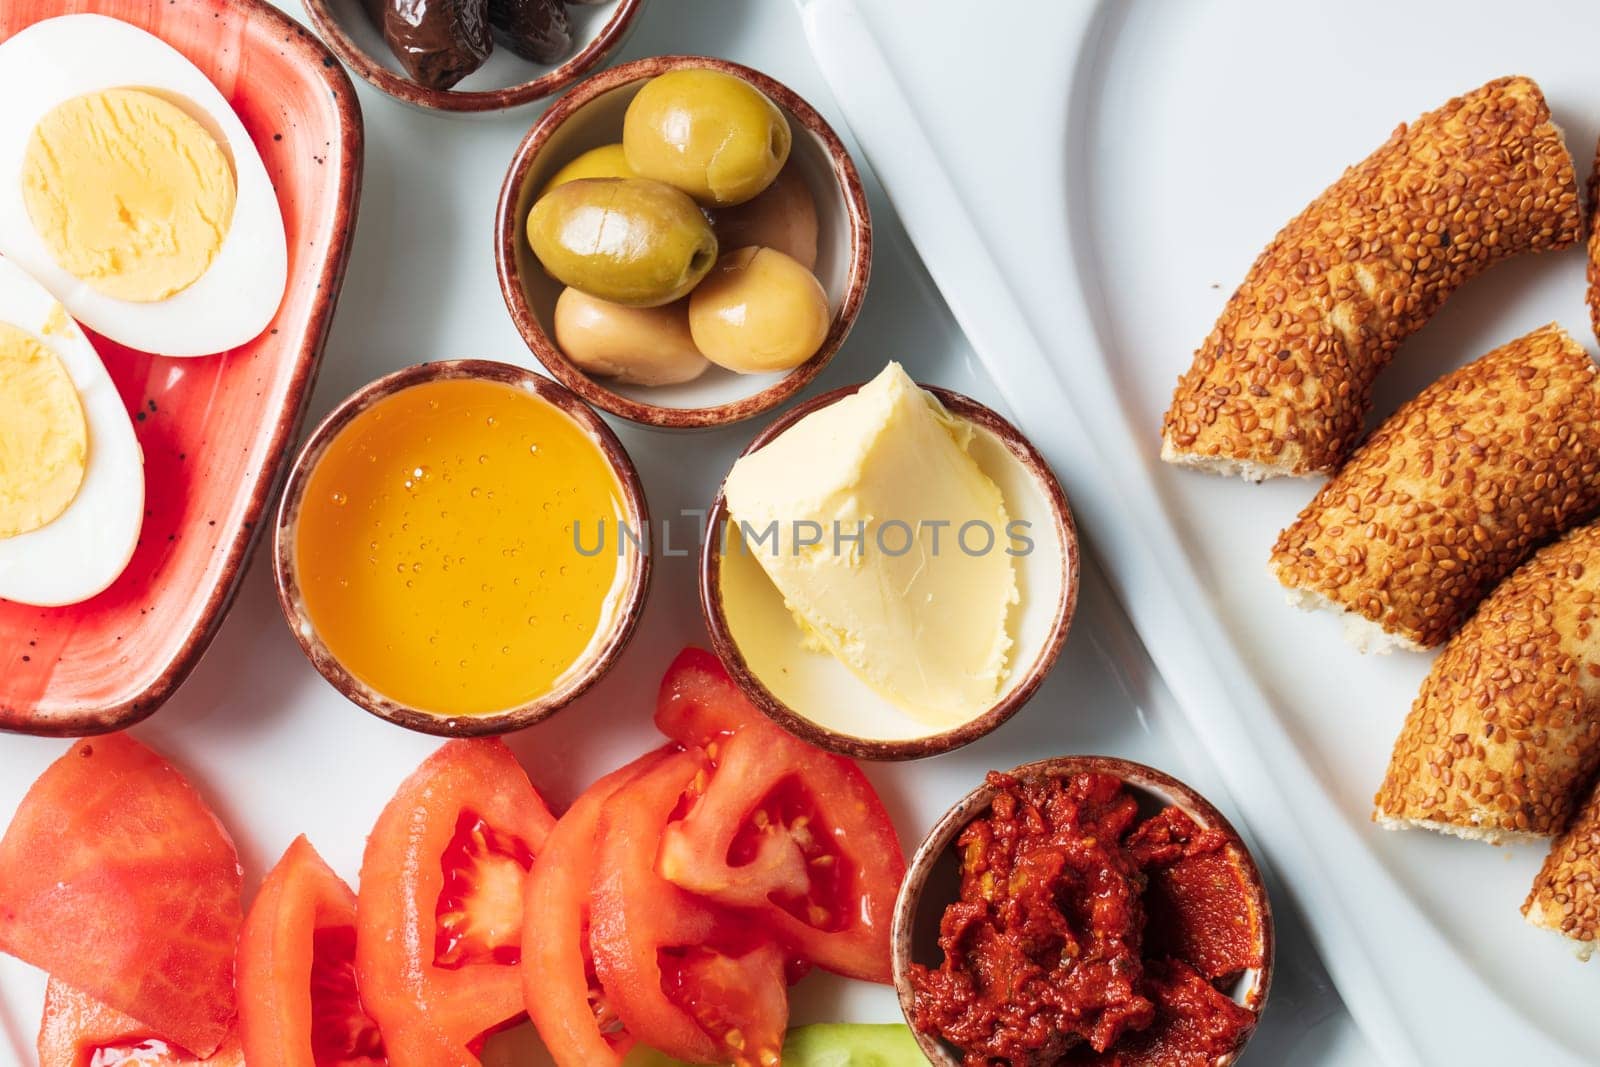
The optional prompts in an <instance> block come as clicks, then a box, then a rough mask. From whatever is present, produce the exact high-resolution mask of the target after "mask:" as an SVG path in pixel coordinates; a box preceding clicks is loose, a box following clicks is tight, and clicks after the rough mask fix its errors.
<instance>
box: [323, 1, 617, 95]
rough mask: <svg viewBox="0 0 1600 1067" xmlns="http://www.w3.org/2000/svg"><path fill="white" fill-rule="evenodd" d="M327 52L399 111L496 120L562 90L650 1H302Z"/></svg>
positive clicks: (608, 49) (602, 55)
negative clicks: (405, 107)
mask: <svg viewBox="0 0 1600 1067" xmlns="http://www.w3.org/2000/svg"><path fill="white" fill-rule="evenodd" d="M305 7H306V14H307V15H308V16H310V19H311V23H312V25H313V26H315V27H316V30H317V32H318V33H320V34H321V35H322V37H323V39H324V40H325V41H327V42H328V47H329V48H331V49H332V50H333V52H334V54H335V55H337V56H338V57H339V58H340V59H341V60H343V61H344V63H345V65H346V66H348V67H349V68H350V69H351V70H352V71H354V72H355V73H356V74H357V75H358V76H359V77H361V78H362V79H364V80H365V81H367V82H368V83H370V84H371V85H373V86H375V87H376V88H378V89H379V90H381V91H382V92H385V93H387V94H388V95H390V96H392V97H394V98H395V99H396V100H399V101H401V102H402V103H407V104H411V105H413V106H415V107H420V108H425V109H428V110H433V111H453V112H466V113H474V112H480V113H481V112H493V111H504V110H506V109H508V108H515V107H519V106H521V105H524V104H529V103H532V102H534V101H536V100H542V99H545V98H546V97H550V96H553V95H555V94H556V93H559V92H561V91H562V90H563V89H565V88H566V87H567V86H569V85H571V84H572V83H573V82H575V81H577V80H578V79H579V78H582V77H583V76H584V75H585V74H587V73H589V72H590V71H591V70H593V69H594V68H596V67H597V66H599V65H600V64H601V63H602V62H604V61H605V59H606V57H607V56H609V55H611V53H612V52H614V51H615V50H616V49H618V48H619V47H621V46H622V44H623V42H624V41H625V40H626V39H627V36H628V33H629V32H630V31H631V30H632V28H633V24H634V22H635V20H636V19H637V17H638V15H639V11H640V9H641V8H642V7H644V0H305Z"/></svg>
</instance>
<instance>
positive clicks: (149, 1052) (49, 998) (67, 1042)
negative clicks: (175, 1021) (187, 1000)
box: [39, 978, 244, 1067]
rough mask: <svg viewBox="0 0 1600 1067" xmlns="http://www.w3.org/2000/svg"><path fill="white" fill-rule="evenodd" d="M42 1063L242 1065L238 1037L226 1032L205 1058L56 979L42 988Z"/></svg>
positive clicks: (58, 1066) (73, 1066) (70, 1066)
mask: <svg viewBox="0 0 1600 1067" xmlns="http://www.w3.org/2000/svg"><path fill="white" fill-rule="evenodd" d="M39 1067H244V1052H243V1050H242V1049H241V1048H240V1047H239V1036H238V1035H237V1034H234V1033H230V1034H228V1036H227V1037H225V1038H224V1039H223V1041H222V1044H221V1045H219V1046H218V1047H217V1050H216V1051H215V1052H213V1053H212V1054H211V1055H209V1056H207V1057H205V1058H204V1059H201V1058H200V1057H198V1056H195V1055H193V1054H191V1053H188V1052H185V1051H184V1050H183V1049H181V1048H178V1047H177V1046H175V1045H171V1044H168V1043H167V1042H166V1041H163V1040H162V1039H161V1038H159V1037H157V1036H155V1035H154V1034H153V1033H151V1032H150V1028H149V1027H148V1026H146V1025H144V1024H143V1023H141V1022H139V1021H138V1020H136V1019H132V1018H129V1017H128V1016H126V1015H124V1014H122V1013H121V1012H120V1011H116V1010H115V1009H113V1008H108V1007H106V1006H105V1005H104V1004H102V1003H100V1002H99V1001H98V1000H95V999H94V998H93V997H91V996H89V995H88V994H87V993H80V992H79V991H78V990H76V989H73V988H72V987H71V986H69V985H67V984H66V983H64V982H61V981H58V980H57V979H55V978H52V979H50V984H49V985H48V986H46V987H45V992H44V1021H43V1023H41V1024H40V1026H39Z"/></svg>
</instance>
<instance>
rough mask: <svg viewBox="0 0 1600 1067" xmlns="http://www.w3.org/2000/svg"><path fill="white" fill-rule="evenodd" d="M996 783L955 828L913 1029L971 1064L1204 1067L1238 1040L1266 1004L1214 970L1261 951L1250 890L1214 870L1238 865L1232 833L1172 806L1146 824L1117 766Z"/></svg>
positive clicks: (915, 979) (1250, 961) (999, 777)
mask: <svg viewBox="0 0 1600 1067" xmlns="http://www.w3.org/2000/svg"><path fill="white" fill-rule="evenodd" d="M989 781H990V784H991V785H992V786H993V787H994V788H995V790H996V793H995V798H994V800H993V802H992V803H991V805H990V810H989V814H988V815H987V816H986V817H984V818H981V819H975V820H973V822H971V823H970V824H969V825H968V826H967V827H966V829H965V830H963V831H962V833H961V836H960V837H959V838H958V839H957V848H958V850H959V852H960V855H961V891H960V895H959V898H958V899H957V900H956V901H955V902H953V903H952V904H950V905H949V907H947V908H946V909H945V912H944V915H943V918H942V920H941V922H940V928H939V946H940V948H941V949H943V951H944V956H945V958H944V962H943V963H941V964H940V965H939V967H938V968H928V967H924V966H921V965H914V966H913V968H912V973H911V983H912V989H913V993H914V1004H913V1021H914V1022H915V1024H916V1026H917V1028H918V1029H919V1030H922V1031H924V1032H927V1033H937V1034H939V1035H941V1036H942V1037H944V1038H945V1040H947V1041H949V1042H950V1043H951V1044H953V1045H955V1046H956V1047H957V1048H959V1049H961V1050H962V1052H963V1054H964V1059H963V1063H964V1064H965V1067H1044V1065H1061V1064H1093V1065H1096V1067H1190V1065H1191V1064H1192V1065H1197V1067H1198V1065H1201V1064H1208V1063H1210V1062H1212V1061H1213V1060H1214V1059H1215V1058H1216V1057H1217V1056H1219V1055H1223V1054H1226V1053H1228V1052H1230V1051H1232V1050H1234V1049H1236V1048H1238V1047H1239V1045H1240V1044H1242V1043H1243V1042H1244V1040H1245V1038H1246V1037H1247V1036H1248V1035H1249V1033H1250V1031H1251V1030H1252V1029H1253V1028H1254V1026H1255V1013H1254V1012H1252V1011H1250V1010H1248V1009H1246V1008H1241V1007H1239V1006H1238V1005H1237V1004H1234V1003H1233V1002H1232V1001H1231V1000H1230V999H1228V998H1227V997H1226V996H1224V995H1223V994H1222V993H1221V992H1219V991H1218V990H1217V989H1216V987H1215V986H1213V985H1212V984H1211V981H1210V980H1209V979H1211V978H1213V977H1222V976H1226V975H1237V974H1238V973H1239V972H1240V971H1242V970H1244V969H1246V968H1248V967H1253V966H1259V965H1260V963H1261V959H1260V948H1259V940H1260V939H1259V937H1258V936H1257V935H1258V933H1259V931H1258V930H1256V929H1255V927H1254V926H1253V916H1252V913H1253V909H1252V907H1251V900H1250V895H1249V893H1248V887H1247V886H1246V885H1245V883H1244V881H1243V878H1242V877H1240V876H1239V875H1238V874H1237V873H1235V874H1234V875H1233V876H1232V878H1231V882H1230V880H1229V879H1224V878H1222V877H1221V867H1220V866H1218V864H1219V862H1220V863H1221V864H1222V865H1225V866H1228V867H1235V866H1236V865H1235V864H1233V863H1231V862H1229V861H1228V858H1227V848H1228V845H1229V838H1228V836H1227V835H1226V834H1225V833H1222V832H1220V831H1207V830H1202V829H1201V828H1200V827H1199V826H1198V825H1197V824H1196V823H1195V822H1194V821H1193V820H1192V819H1189V818H1188V816H1187V815H1185V814H1184V813H1183V812H1181V811H1177V810H1176V809H1167V810H1166V811H1163V812H1161V813H1160V814H1158V815H1156V816H1155V817H1154V818H1152V819H1148V820H1145V821H1144V822H1142V823H1141V821H1140V815H1139V809H1138V802H1137V801H1136V799H1135V798H1134V796H1133V795H1132V794H1131V793H1129V792H1128V791H1127V790H1126V789H1125V788H1123V785H1122V783H1121V782H1120V781H1119V780H1117V779H1116V778H1114V777H1111V776H1109V775H1103V774H1083V775H1075V776H1071V777H1066V778H1058V777H1045V776H1041V777H1035V778H1026V779H1020V780H1019V779H1016V778H1012V777H1011V776H1009V775H1004V774H1000V773H998V772H992V773H991V774H990V775H989ZM1174 813H1175V814H1174ZM1230 884H1231V886H1232V888H1231V889H1230V888H1229V885H1230ZM1246 936H1248V937H1249V939H1250V940H1248V941H1246V940H1244V939H1243V938H1244V937H1246ZM1191 956H1193V957H1194V958H1191Z"/></svg>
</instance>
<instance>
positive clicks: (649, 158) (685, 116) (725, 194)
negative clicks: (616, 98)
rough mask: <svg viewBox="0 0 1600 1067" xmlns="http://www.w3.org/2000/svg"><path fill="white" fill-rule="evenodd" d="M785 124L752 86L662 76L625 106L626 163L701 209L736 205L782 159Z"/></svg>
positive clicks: (697, 76)
mask: <svg viewBox="0 0 1600 1067" xmlns="http://www.w3.org/2000/svg"><path fill="white" fill-rule="evenodd" d="M789 143H790V133H789V121H788V119H786V118H784V115H783V112H782V111H779V110H778V105H776V104H774V103H773V102H772V101H771V100H768V99H767V98H766V96H764V95H763V94H762V93H761V91H760V90H759V89H757V88H756V87H755V86H753V85H751V84H750V83H749V82H747V81H745V80H744V79H743V78H736V77H734V76H733V75H731V74H723V73H722V72H721V71H716V70H704V69H688V70H673V71H668V72H667V73H666V74H662V75H660V76H658V77H655V78H652V79H650V80H649V81H648V82H646V83H645V85H644V88H642V89H640V90H639V92H638V95H636V96H635V97H634V98H633V101H632V102H631V103H629V104H628V113H627V114H626V115H625V116H623V120H622V146H623V148H624V149H625V150H626V152H627V154H628V165H629V166H631V167H632V168H633V169H634V170H636V171H638V172H639V174H640V175H642V176H643V177H646V178H655V179H656V180H657V181H663V182H667V183H668V184H671V185H675V186H677V187H678V188H679V189H682V190H683V191H684V192H686V193H688V194H689V195H690V196H692V197H694V198H695V199H696V200H698V201H700V202H701V203H702V204H705V205H707V206H709V207H727V206H728V205H730V204H742V203H744V202H745V201H746V200H749V199H750V198H751V197H753V196H755V195H756V194H757V193H759V192H761V190H763V189H765V188H766V187H767V186H769V185H771V184H772V179H774V178H776V177H777V176H778V172H779V171H780V170H782V169H783V164H784V162H785V161H786V160H788V158H789Z"/></svg>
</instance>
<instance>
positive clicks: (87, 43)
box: [0, 15, 289, 356]
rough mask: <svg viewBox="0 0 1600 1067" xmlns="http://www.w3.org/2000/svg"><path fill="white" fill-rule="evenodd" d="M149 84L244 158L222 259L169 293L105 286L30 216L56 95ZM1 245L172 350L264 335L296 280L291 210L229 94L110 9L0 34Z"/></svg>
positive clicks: (74, 305) (146, 346) (114, 324)
mask: <svg viewBox="0 0 1600 1067" xmlns="http://www.w3.org/2000/svg"><path fill="white" fill-rule="evenodd" d="M118 88H129V89H145V90H151V91H154V92H155V93H157V94H158V95H161V96H163V97H165V98H166V99H167V100H168V101H169V102H171V103H174V104H177V105H178V106H180V107H182V108H183V109H184V110H185V111H187V112H188V113H189V114H190V116H191V117H192V118H194V119H195V120H196V121H198V122H199V123H200V124H201V125H202V126H204V127H206V129H208V130H209V131H210V132H211V133H212V135H213V136H215V137H216V138H217V140H218V143H219V144H221V145H222V147H223V148H224V150H225V151H226V152H227V154H228V155H229V157H230V158H231V159H232V161H233V169H234V174H235V176H236V179H237V183H238V196H237V199H236V201H235V204H234V209H233V223H232V225H231V226H230V228H229V230H228V233H227V235H226V237H224V239H223V242H222V247H221V248H220V249H218V251H217V256H216V258H215V259H214V260H213V261H212V263H211V266H210V267H209V268H208V269H207V270H206V272H205V273H204V274H202V275H201V276H200V277H199V278H198V279H196V280H195V282H194V284H192V285H190V286H189V287H188V288H186V289H183V290H182V291H180V292H178V293H175V294H173V295H172V296H170V297H168V298H167V299H165V300H160V301H155V302H152V303H139V302H134V301H127V300H118V299H116V298H115V297H110V296H106V295H105V294H103V293H99V292H96V291H95V290H94V289H93V288H92V287H91V286H90V285H89V284H88V283H87V282H85V281H82V280H81V279H79V278H77V277H76V276H74V275H72V274H70V273H68V272H67V271H65V270H63V269H62V268H61V267H60V266H58V265H57V264H56V261H55V258H54V257H53V256H51V254H50V251H49V249H48V248H47V247H46V246H45V243H44V241H43V239H41V238H40V236H39V233H38V231H37V230H35V229H34V227H33V222H32V220H30V219H29V217H28V211H27V207H26V206H25V204H24V202H23V198H22V182H21V174H22V165H23V158H24V156H25V154H26V151H27V146H28V139H29V137H30V136H31V135H32V134H33V130H34V127H35V126H37V125H38V124H39V120H40V119H42V118H43V117H44V116H45V115H46V114H47V113H48V112H49V111H50V110H51V109H52V108H54V107H55V106H56V105H58V104H60V103H62V102H64V101H66V100H70V99H72V98H74V97H78V96H83V95H85V94H88V93H95V92H101V91H103V90H106V89H118ZM0 100H3V101H5V105H4V107H3V108H0V254H4V255H6V256H9V257H11V258H12V259H14V260H16V262H17V263H18V264H19V265H21V266H22V267H23V268H24V269H25V270H26V271H27V272H28V273H29V274H31V275H33V276H34V277H35V278H37V279H38V280H39V282H40V283H41V284H43V285H44V287H45V288H46V289H48V290H49V291H50V292H51V293H52V294H53V295H54V296H55V297H56V299H58V300H60V301H61V303H62V305H63V306H65V307H66V309H67V311H68V312H70V313H71V315H72V316H73V318H75V319H77V320H79V321H80V322H82V323H83V324H84V325H86V326H88V327H89V328H91V329H93V330H95V331H96V332H98V333H100V334H103V335H105V336H106V337H109V338H111V339H112V340H114V341H118V342H120V343H122V344H125V345H127V346H128V347H130V348H135V349H138V350H139V351H141V352H149V353H153V354H155V355H163V356H204V355H210V354H212V353H214V352H222V351H226V350H227V349H230V348H234V347H236V346H238V345H242V344H244V343H245V342H247V341H250V340H252V339H254V338H255V337H256V336H257V335H258V334H260V333H261V331H262V330H264V329H266V326H267V323H269V322H270V321H271V320H272V316H273V315H274V314H276V313H277V310H278V305H279V304H280V303H282V301H283V294H284V288H285V286H286V285H287V282H288V263H289V253H288V246H287V241H286V238H285V236H284V229H283V212H282V210H281V209H280V208H279V206H278V198H277V194H276V193H275V192H274V191H273V188H272V182H271V181H270V180H269V179H268V178H267V170H266V167H265V166H264V165H263V164H262V162H261V155H260V153H259V152H257V151H256V147H255V145H254V144H253V143H252V142H251V140H250V135H249V134H248V133H246V132H245V128H244V125H243V124H242V123H241V122H240V121H239V118H238V116H237V115H235V114H234V112H233V109H232V108H231V107H229V106H228V102H227V101H226V100H225V99H223V96H222V94H221V93H220V92H218V91H217V88H216V86H214V85H213V84H211V81H210V79H208V78H207V77H206V76H205V75H204V74H202V73H201V72H200V69H199V68H198V67H196V66H195V65H194V64H193V63H190V62H189V60H188V59H186V58H184V56H183V55H182V54H181V53H179V52H178V51H177V49H175V48H173V47H172V46H171V45H169V44H167V43H166V42H165V41H163V40H161V39H160V38H159V37H155V36H153V35H152V34H149V33H146V32H145V31H144V30H141V29H139V28H137V27H135V26H130V25H129V24H127V23H126V22H122V21H120V20H118V19H114V18H110V17H109V16H106V15H61V16H59V17H57V18H52V19H46V20H44V21H43V22H37V23H34V24H33V25H32V26H29V27H28V28H27V29H25V30H23V31H22V32H20V33H18V34H16V35H15V36H13V37H11V38H9V39H8V40H6V41H5V42H3V43H0Z"/></svg>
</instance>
